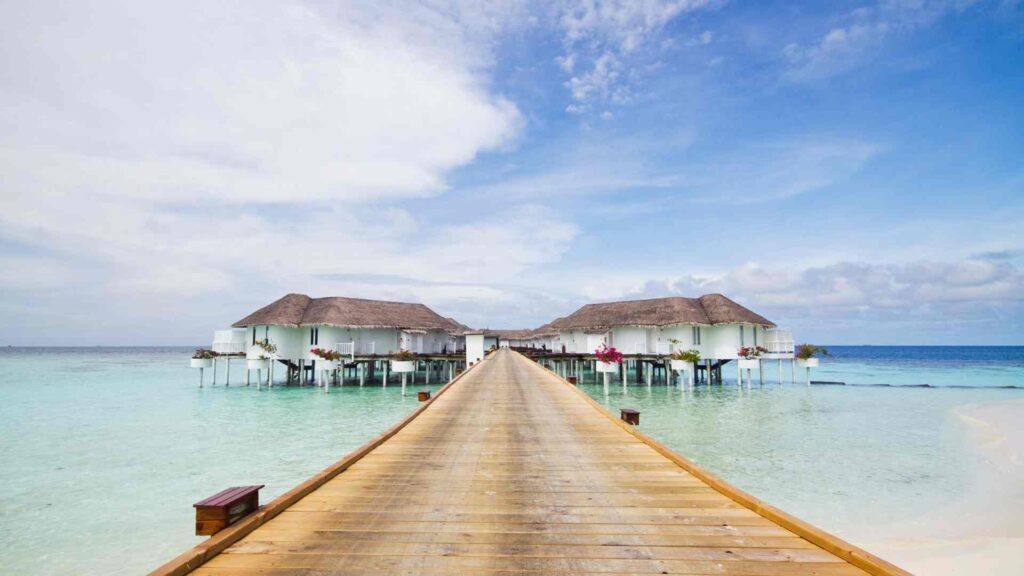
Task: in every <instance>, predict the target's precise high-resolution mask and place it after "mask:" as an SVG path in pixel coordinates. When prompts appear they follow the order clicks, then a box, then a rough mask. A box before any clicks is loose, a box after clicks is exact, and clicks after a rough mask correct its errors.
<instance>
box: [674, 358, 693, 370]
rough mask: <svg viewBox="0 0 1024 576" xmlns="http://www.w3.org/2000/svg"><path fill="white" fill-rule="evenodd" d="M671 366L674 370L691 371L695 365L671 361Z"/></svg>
mask: <svg viewBox="0 0 1024 576" xmlns="http://www.w3.org/2000/svg"><path fill="white" fill-rule="evenodd" d="M669 364H670V365H671V368H672V369H673V370H679V371H681V370H690V369H692V368H693V364H692V363H690V362H687V361H686V360H670V361H669Z"/></svg>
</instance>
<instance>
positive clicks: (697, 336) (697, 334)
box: [693, 326, 700, 346]
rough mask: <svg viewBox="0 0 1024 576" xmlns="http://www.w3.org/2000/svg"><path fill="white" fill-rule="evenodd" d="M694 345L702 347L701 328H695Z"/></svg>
mask: <svg viewBox="0 0 1024 576" xmlns="http://www.w3.org/2000/svg"><path fill="white" fill-rule="evenodd" d="M693 345H694V346H700V326H694V327H693Z"/></svg>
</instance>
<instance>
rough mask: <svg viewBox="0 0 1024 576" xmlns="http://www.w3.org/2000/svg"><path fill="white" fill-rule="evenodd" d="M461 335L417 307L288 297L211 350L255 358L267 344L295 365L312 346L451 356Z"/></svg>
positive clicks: (223, 334)
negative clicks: (263, 345)
mask: <svg viewBox="0 0 1024 576" xmlns="http://www.w3.org/2000/svg"><path fill="white" fill-rule="evenodd" d="M464 331H465V326H463V325H461V324H459V323H458V322H456V321H454V320H452V319H449V318H445V317H443V316H441V315H439V314H437V313H436V312H434V311H433V310H431V309H430V308H428V307H426V306H424V305H423V304H413V303H407V302H388V301H383V300H365V299H362V298H344V297H339V296H331V297H326V298H310V297H309V296H306V295H305V294H288V295H287V296H284V297H283V298H280V299H278V300H276V301H274V302H272V303H270V304H268V305H267V306H264V307H263V308H260V309H259V310H256V311H255V312H253V313H252V314H249V315H248V316H246V317H245V318H242V319H241V320H239V321H238V322H235V323H234V324H232V330H223V331H219V332H217V333H216V335H215V337H214V351H216V352H219V353H244V354H245V355H246V357H247V358H249V359H258V358H260V356H262V355H264V349H263V348H262V347H261V346H260V342H262V341H269V342H270V343H271V344H273V345H274V346H275V347H276V348H277V350H276V352H275V354H274V357H275V358H276V359H277V360H279V361H283V362H290V363H295V364H299V365H301V364H303V363H306V362H309V361H315V360H316V358H315V356H314V355H313V354H312V353H311V352H310V350H311V349H312V348H314V347H319V348H325V349H330V350H337V351H338V352H341V353H342V354H344V355H348V356H357V355H358V356H386V355H388V354H392V353H394V352H397V351H399V350H407V351H410V352H414V353H417V354H451V353H456V352H458V351H460V350H461V349H462V347H463V346H464V344H463V343H462V341H463V336H462V334H463V332H464Z"/></svg>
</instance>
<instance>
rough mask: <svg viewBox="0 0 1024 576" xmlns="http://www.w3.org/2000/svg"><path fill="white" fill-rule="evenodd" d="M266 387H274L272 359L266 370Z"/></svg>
mask: <svg viewBox="0 0 1024 576" xmlns="http://www.w3.org/2000/svg"><path fill="white" fill-rule="evenodd" d="M267 387H268V388H273V387H274V359H273V358H271V359H270V368H268V369H267Z"/></svg>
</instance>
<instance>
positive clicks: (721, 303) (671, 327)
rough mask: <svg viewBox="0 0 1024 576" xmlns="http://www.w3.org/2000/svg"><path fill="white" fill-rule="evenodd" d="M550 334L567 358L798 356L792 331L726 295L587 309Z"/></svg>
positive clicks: (556, 324) (556, 323)
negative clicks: (760, 352) (692, 353)
mask: <svg viewBox="0 0 1024 576" xmlns="http://www.w3.org/2000/svg"><path fill="white" fill-rule="evenodd" d="M548 329H549V330H554V331H557V333H558V337H557V340H556V341H555V342H554V348H555V349H556V350H563V351H565V352H567V353H588V352H593V351H594V350H595V349H597V348H598V347H600V346H601V345H602V344H607V345H608V346H615V347H616V348H618V349H619V351H621V352H622V353H624V354H627V355H629V354H636V355H642V356H646V355H664V354H669V353H671V352H674V351H675V350H697V351H698V352H700V355H701V358H705V359H708V360H712V361H719V360H735V359H737V358H738V355H737V352H738V350H739V349H740V348H741V347H744V346H764V347H766V348H768V350H769V354H768V355H766V356H765V357H768V358H780V357H792V354H793V341H792V337H791V336H790V334H789V331H787V330H781V329H779V328H778V327H776V326H775V323H774V322H772V321H771V320H768V319H767V318H765V317H763V316H761V315H760V314H757V313H756V312H753V311H752V310H749V309H747V308H745V307H743V306H741V305H739V304H737V303H736V302H734V301H732V300H730V299H729V298H726V297H725V296H722V295H721V294H707V295H704V296H701V297H699V298H683V297H671V298H653V299H649V300H628V301H623V302H606V303H601V304H587V305H585V306H583V307H582V308H580V309H579V310H577V311H575V312H573V313H572V314H570V315H568V316H566V317H565V318H560V319H558V320H555V321H554V322H552V323H551V324H550V325H549V327H548Z"/></svg>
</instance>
